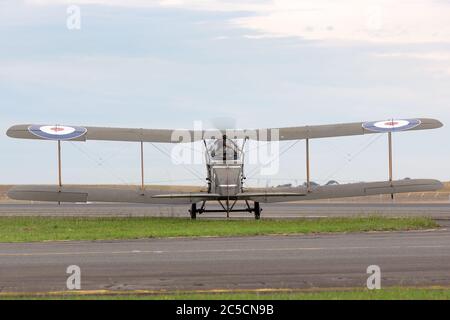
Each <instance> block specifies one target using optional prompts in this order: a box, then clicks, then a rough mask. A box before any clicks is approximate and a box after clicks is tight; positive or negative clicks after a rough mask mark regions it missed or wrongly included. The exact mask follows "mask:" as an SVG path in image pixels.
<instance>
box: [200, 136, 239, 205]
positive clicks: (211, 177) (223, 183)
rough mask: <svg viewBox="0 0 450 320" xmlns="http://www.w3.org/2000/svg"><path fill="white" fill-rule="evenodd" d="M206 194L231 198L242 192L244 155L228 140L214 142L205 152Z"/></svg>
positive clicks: (234, 143)
mask: <svg viewBox="0 0 450 320" xmlns="http://www.w3.org/2000/svg"><path fill="white" fill-rule="evenodd" d="M206 170H207V175H208V176H207V181H208V192H209V193H216V194H220V195H221V196H223V197H233V196H235V195H237V194H238V193H241V192H242V187H243V181H244V179H245V178H244V153H243V150H242V149H241V148H239V146H238V145H237V143H236V142H234V141H233V140H230V139H226V138H224V139H218V140H215V141H214V142H213V143H212V144H211V145H210V146H209V147H208V148H207V152H206Z"/></svg>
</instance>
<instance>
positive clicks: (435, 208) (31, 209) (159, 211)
mask: <svg viewBox="0 0 450 320" xmlns="http://www.w3.org/2000/svg"><path fill="white" fill-rule="evenodd" d="M210 208H214V206H210ZM215 208H217V207H215ZM262 208H263V212H262V215H261V217H262V218H299V217H333V216H355V215H376V214H381V215H395V216H430V217H433V218H436V219H447V218H448V219H450V202H447V203H432V202H430V203H401V202H400V203H395V202H394V203H390V202H387V203H361V202H355V203H352V202H347V203H314V202H308V203H307V202H304V203H278V204H262ZM188 209H189V208H187V207H186V206H158V205H139V204H63V205H60V206H58V205H57V204H0V216H80V217H81V216H96V217H98V216H100V217H102V216H103V217H113V216H121V217H127V216H136V217H137V216H152V217H188ZM224 217H225V214H224V213H205V214H203V215H200V216H199V218H200V219H204V218H221V219H223V218H224ZM231 217H232V218H252V217H253V216H252V215H251V214H249V213H231Z"/></svg>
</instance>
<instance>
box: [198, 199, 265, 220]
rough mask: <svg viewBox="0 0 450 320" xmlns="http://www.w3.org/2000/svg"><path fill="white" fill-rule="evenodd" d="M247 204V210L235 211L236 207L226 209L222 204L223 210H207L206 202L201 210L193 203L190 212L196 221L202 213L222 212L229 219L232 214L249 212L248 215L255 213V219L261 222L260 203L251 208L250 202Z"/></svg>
mask: <svg viewBox="0 0 450 320" xmlns="http://www.w3.org/2000/svg"><path fill="white" fill-rule="evenodd" d="M245 203H246V208H244V209H235V208H234V205H233V206H231V207H229V208H227V207H224V206H223V205H222V204H221V205H222V209H205V204H206V203H205V202H204V203H203V204H202V206H201V207H200V208H198V207H197V203H193V204H192V205H191V209H190V210H189V213H190V215H191V219H192V220H195V219H197V213H198V214H202V213H208V212H220V213H222V212H224V213H227V217H228V214H229V213H230V212H248V213H254V214H255V219H256V220H259V219H260V218H261V212H262V209H261V206H260V205H259V202H254V206H253V207H251V206H250V203H249V202H248V201H245Z"/></svg>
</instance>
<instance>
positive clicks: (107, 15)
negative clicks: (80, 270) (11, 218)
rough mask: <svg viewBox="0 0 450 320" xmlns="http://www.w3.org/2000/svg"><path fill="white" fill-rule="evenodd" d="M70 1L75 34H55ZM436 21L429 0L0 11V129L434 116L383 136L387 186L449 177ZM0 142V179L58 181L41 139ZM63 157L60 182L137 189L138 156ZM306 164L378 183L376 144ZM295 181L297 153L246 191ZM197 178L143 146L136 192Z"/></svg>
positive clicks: (97, 3)
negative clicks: (418, 126)
mask: <svg viewBox="0 0 450 320" xmlns="http://www.w3.org/2000/svg"><path fill="white" fill-rule="evenodd" d="M73 4H75V5H78V6H79V8H80V10H81V29H80V30H69V29H68V28H67V18H68V16H69V15H68V13H67V8H68V7H69V6H70V5H73ZM449 21H450V2H449V1H443V0H389V1H387V0H386V1H385V0H379V1H362V0H346V1H345V0H342V1H339V0H316V1H301V0H280V1H269V0H262V1H257V0H247V1H246V0H239V1H238V0H224V1H221V0H215V1H193V0H191V1H190V0H187V1H183V0H167V1H144V0H128V1H120V0H110V1H107V0H83V1H57V0H28V1H19V0H0V110H1V117H0V128H1V131H2V132H5V131H6V129H7V128H8V127H9V126H11V125H13V124H18V123H38V124H41V123H42V124H54V123H59V124H69V125H95V126H122V127H139V128H140V127H146V128H191V127H192V126H193V123H194V121H198V120H202V121H206V122H209V123H211V122H214V119H215V118H217V117H228V118H233V119H236V125H237V127H240V128H247V127H250V128H257V127H283V126H298V125H312V124H328V123H340V122H352V121H365V120H367V121H370V120H384V119H391V118H414V117H432V118H438V119H440V120H441V121H442V122H444V124H447V126H445V127H444V128H442V129H439V130H435V131H428V132H427V131H422V132H411V133H401V134H396V135H395V136H394V143H395V166H396V170H395V175H396V178H404V177H417V178H422V177H424V178H438V179H442V180H450V147H449V146H448V138H449V137H450V108H449V107H450V90H449V89H450V23H449ZM0 146H1V158H0V164H1V166H0V168H1V169H0V170H1V171H0V183H54V182H55V181H56V145H55V143H52V142H47V141H23V140H13V139H10V138H7V137H6V136H5V135H4V134H3V133H2V135H1V136H0ZM290 146H291V144H290V143H283V144H282V146H281V148H282V150H285V149H288V148H290ZM160 147H161V148H164V150H168V151H169V152H170V146H167V145H162V146H160ZM63 152H64V154H63V155H64V181H65V182H66V183H117V184H124V183H127V184H133V183H137V182H138V180H139V145H137V144H127V143H111V142H88V143H78V144H75V143H64V144H63ZM312 161H313V166H312V170H313V177H314V180H317V181H318V182H326V181H327V180H330V179H336V180H339V181H342V182H347V181H363V180H364V181H373V180H384V179H386V178H387V139H386V137H385V136H381V137H379V138H378V139H377V138H374V137H373V136H364V137H349V138H339V139H327V140H317V141H313V142H312ZM250 169H252V168H250ZM192 170H195V173H196V174H192V172H191V171H192ZM250 171H252V170H250ZM304 171H305V170H304V142H300V143H298V144H296V145H294V146H293V147H292V148H290V149H289V150H288V151H287V152H286V153H284V154H283V155H282V157H281V168H280V170H279V172H278V173H277V174H276V175H274V176H270V177H263V176H261V175H258V174H256V175H252V177H251V178H252V179H250V180H249V182H250V183H251V184H260V185H264V184H265V183H266V182H264V181H265V180H267V179H270V181H271V182H270V183H271V184H281V183H287V182H293V183H301V182H302V181H303V180H304V177H305V173H304ZM204 176H205V172H204V168H203V167H202V166H194V167H192V168H186V167H183V166H174V165H172V164H171V162H170V159H168V158H167V156H166V155H165V154H164V153H163V152H161V151H160V150H157V149H155V148H154V147H153V146H151V145H148V146H147V147H146V179H147V183H159V184H161V183H171V184H174V183H177V184H179V183H183V184H202V183H203V182H202V179H203V177H204ZM200 178H201V179H200Z"/></svg>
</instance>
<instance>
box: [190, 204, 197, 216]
mask: <svg viewBox="0 0 450 320" xmlns="http://www.w3.org/2000/svg"><path fill="white" fill-rule="evenodd" d="M189 212H190V213H191V220H195V219H197V204H196V203H193V204H192V206H191V210H189Z"/></svg>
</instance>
